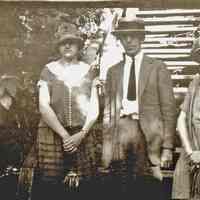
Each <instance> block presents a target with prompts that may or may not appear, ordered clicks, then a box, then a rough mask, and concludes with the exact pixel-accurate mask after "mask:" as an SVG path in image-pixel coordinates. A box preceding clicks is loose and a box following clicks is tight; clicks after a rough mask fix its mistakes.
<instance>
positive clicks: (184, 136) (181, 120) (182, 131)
mask: <svg viewBox="0 0 200 200" xmlns="http://www.w3.org/2000/svg"><path fill="white" fill-rule="evenodd" d="M177 127H178V132H179V136H180V138H181V142H182V145H183V148H184V149H185V151H186V154H187V155H191V154H192V147H191V144H190V139H189V136H188V129H187V124H186V113H185V112H184V111H181V113H180V115H179V117H178V126H177Z"/></svg>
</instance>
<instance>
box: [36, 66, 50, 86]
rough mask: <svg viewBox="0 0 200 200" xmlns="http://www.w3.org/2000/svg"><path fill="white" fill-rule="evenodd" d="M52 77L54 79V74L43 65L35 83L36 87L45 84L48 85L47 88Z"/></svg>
mask: <svg viewBox="0 0 200 200" xmlns="http://www.w3.org/2000/svg"><path fill="white" fill-rule="evenodd" d="M53 79H54V75H53V74H52V73H51V72H50V71H49V69H48V68H47V67H45V68H44V69H43V70H42V72H41V74H40V79H39V81H38V84H37V85H38V87H41V86H42V85H45V86H48V88H49V87H50V86H51V83H52V81H53Z"/></svg>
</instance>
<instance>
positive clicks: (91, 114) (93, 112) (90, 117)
mask: <svg viewBox="0 0 200 200" xmlns="http://www.w3.org/2000/svg"><path fill="white" fill-rule="evenodd" d="M97 84H98V80H94V82H93V85H92V90H91V97H90V103H89V108H88V113H87V117H86V121H85V124H84V126H83V128H82V130H83V132H85V133H87V132H88V131H89V130H90V128H91V127H92V126H93V125H94V123H95V121H96V120H97V118H98V116H99V97H98V88H97Z"/></svg>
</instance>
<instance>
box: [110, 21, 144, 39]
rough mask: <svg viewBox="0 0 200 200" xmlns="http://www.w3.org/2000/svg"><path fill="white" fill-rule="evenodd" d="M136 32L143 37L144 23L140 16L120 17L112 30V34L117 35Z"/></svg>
mask: <svg viewBox="0 0 200 200" xmlns="http://www.w3.org/2000/svg"><path fill="white" fill-rule="evenodd" d="M133 33H134V34H137V35H139V36H140V37H141V38H142V39H144V37H145V25H144V21H143V20H142V19H141V18H138V17H134V18H130V17H122V18H120V19H119V21H118V26H117V27H116V28H115V30H113V31H112V34H114V35H115V36H117V37H119V36H121V35H124V34H133Z"/></svg>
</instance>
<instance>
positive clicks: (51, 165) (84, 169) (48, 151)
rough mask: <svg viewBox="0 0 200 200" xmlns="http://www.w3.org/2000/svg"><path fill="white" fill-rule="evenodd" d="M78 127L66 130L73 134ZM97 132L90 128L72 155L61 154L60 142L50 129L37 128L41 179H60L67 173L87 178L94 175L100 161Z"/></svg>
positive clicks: (95, 129)
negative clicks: (70, 172) (71, 172)
mask: <svg viewBox="0 0 200 200" xmlns="http://www.w3.org/2000/svg"><path fill="white" fill-rule="evenodd" d="M80 130H81V127H72V128H67V131H68V132H69V133H70V134H71V135H73V134H75V133H77V132H79V131H80ZM101 137H102V134H101V130H100V129H98V128H94V129H91V130H90V132H89V133H88V134H87V136H86V137H85V138H84V140H83V141H82V143H81V144H80V146H79V148H78V150H77V152H76V153H74V154H72V155H69V154H65V153H64V151H63V147H62V140H61V138H60V137H59V136H58V134H56V133H55V132H54V131H52V129H50V128H47V127H40V128H39V130H38V138H37V151H38V169H39V170H38V174H39V177H40V179H43V180H55V181H58V180H63V178H64V176H65V174H66V173H67V172H68V171H71V170H72V171H73V172H75V173H78V174H80V175H81V176H84V177H87V178H90V177H93V176H96V175H97V168H98V166H99V164H100V160H101V146H102V145H101V141H102V139H101Z"/></svg>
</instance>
